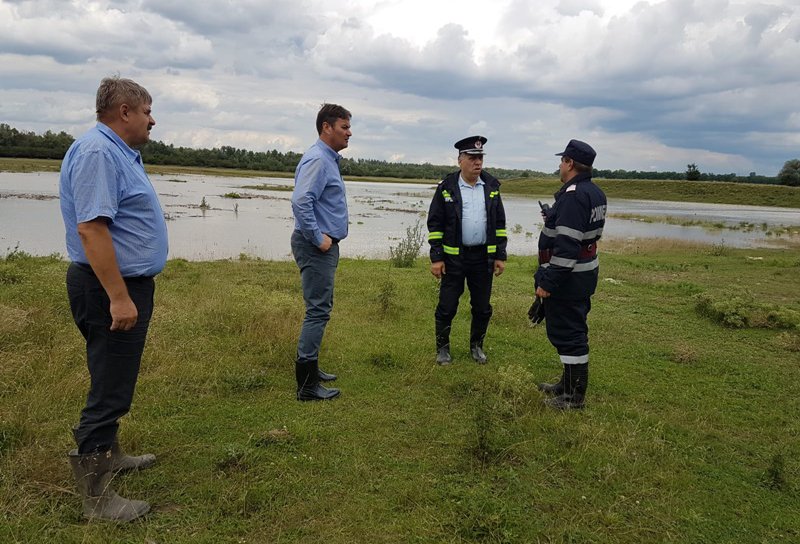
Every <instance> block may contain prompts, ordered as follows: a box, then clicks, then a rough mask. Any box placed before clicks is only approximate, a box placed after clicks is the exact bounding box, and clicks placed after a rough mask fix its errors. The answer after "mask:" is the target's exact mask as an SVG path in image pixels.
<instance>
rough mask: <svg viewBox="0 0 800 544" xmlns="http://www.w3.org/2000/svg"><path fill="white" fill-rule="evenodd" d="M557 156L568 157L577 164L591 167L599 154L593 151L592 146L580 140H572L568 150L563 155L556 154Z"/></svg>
mask: <svg viewBox="0 0 800 544" xmlns="http://www.w3.org/2000/svg"><path fill="white" fill-rule="evenodd" d="M556 155H563V156H564V157H568V158H570V159H572V160H573V161H575V162H579V163H581V164H585V165H586V166H591V165H592V163H593V162H594V158H595V157H596V156H597V153H596V152H595V150H594V149H592V146H590V145H589V144H587V143H586V142H582V141H580V140H570V141H569V143H568V144H567V148H566V149H565V150H564V151H562V152H561V153H556Z"/></svg>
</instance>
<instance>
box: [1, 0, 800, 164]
mask: <svg viewBox="0 0 800 544" xmlns="http://www.w3.org/2000/svg"><path fill="white" fill-rule="evenodd" d="M114 73H119V74H120V75H121V76H123V77H130V78H132V79H134V80H136V81H137V82H139V83H141V84H142V85H144V86H145V87H147V89H148V90H149V91H150V93H151V94H152V95H153V98H154V103H153V115H154V117H155V119H156V123H157V125H156V126H155V127H154V129H153V133H152V137H153V138H154V139H158V140H162V141H164V142H167V143H173V144H175V145H181V146H191V147H215V146H221V145H231V146H234V147H242V148H247V149H252V150H255V151H264V150H269V149H278V150H279V151H297V152H302V151H304V150H305V149H306V148H307V147H308V146H309V145H311V144H312V143H313V142H314V140H315V139H316V130H315V128H314V119H315V116H316V112H317V110H318V109H319V105H320V104H321V103H322V102H336V103H339V104H342V105H343V106H345V107H346V108H348V109H349V110H350V111H351V112H352V113H353V120H352V125H353V137H352V138H351V140H350V147H349V148H348V149H347V150H345V151H344V152H343V155H345V156H348V157H353V158H373V159H385V160H391V161H407V162H426V161H427V162H432V163H436V164H455V154H456V152H455V150H454V149H453V143H454V142H455V141H456V140H458V139H461V138H462V137H466V136H471V135H473V134H481V135H484V136H486V137H487V138H488V139H489V141H488V143H487V145H486V151H487V153H488V155H487V157H486V168H487V169H489V170H491V167H492V166H499V167H505V168H531V169H534V170H540V171H546V172H551V171H555V170H556V168H557V166H558V162H557V158H556V157H554V156H553V154H554V153H556V152H558V151H561V150H562V149H563V148H564V145H565V144H566V142H567V141H568V140H569V139H570V138H577V139H581V140H585V141H587V142H589V143H590V144H591V145H592V146H594V148H595V149H596V150H597V152H598V158H597V160H596V162H595V166H596V167H597V168H601V169H604V168H611V169H617V168H622V169H626V170H634V169H636V170H675V171H684V170H685V169H686V165H687V164H688V163H690V162H691V163H696V164H697V165H698V167H699V168H700V170H701V171H703V172H716V173H729V172H736V173H739V174H748V173H749V172H751V171H756V172H757V173H759V174H764V175H775V174H777V172H778V171H779V170H780V168H781V166H782V165H783V163H784V162H785V161H786V160H788V159H792V158H800V108H798V96H800V7H798V2H797V1H796V0H764V1H754V0H666V1H657V0H645V1H631V0H617V1H613V0H536V1H534V0H456V1H450V0H343V1H337V0H328V1H324V0H239V1H233V0H229V1H223V0H220V1H206V0H105V1H84V0H72V1H66V0H36V1H25V0H0V122H3V123H8V124H10V125H12V126H14V127H17V128H19V129H24V130H33V131H36V132H44V131H45V130H48V129H49V130H53V131H56V132H57V131H61V130H64V131H67V132H69V133H71V134H73V135H76V136H77V135H79V134H80V133H82V132H83V131H85V130H86V129H88V128H89V127H91V126H92V125H93V124H94V94H95V91H96V90H97V86H98V84H99V81H100V79H101V78H102V77H104V76H107V75H111V74H114Z"/></svg>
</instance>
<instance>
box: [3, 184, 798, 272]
mask: <svg viewBox="0 0 800 544" xmlns="http://www.w3.org/2000/svg"><path fill="white" fill-rule="evenodd" d="M151 179H152V181H153V185H154V186H155V188H156V190H157V192H158V194H159V197H160V199H161V203H162V207H163V208H164V214H165V216H166V217H167V219H168V222H167V227H168V229H169V238H170V257H171V258H176V257H181V258H185V259H190V260H214V259H225V258H238V257H239V256H240V255H241V254H247V255H249V256H252V257H259V258H264V259H281V260H282V259H290V258H291V254H290V251H291V250H290V247H289V237H290V234H291V231H292V229H293V227H294V220H293V218H292V208H291V202H290V198H291V192H290V191H291V185H292V183H293V180H291V179H277V178H232V177H216V176H196V175H174V174H169V175H156V176H152V178H151ZM433 188H434V185H433V184H429V185H422V184H397V183H368V182H348V183H347V192H348V193H347V199H348V203H349V209H350V222H351V224H350V235H349V236H348V238H347V240H345V241H344V242H343V243H342V245H341V251H342V256H344V257H367V258H386V257H388V255H389V248H390V247H391V246H393V245H397V243H398V241H399V240H400V239H401V238H402V237H404V236H405V232H406V229H407V228H408V227H409V226H413V225H415V224H416V223H417V221H420V222H422V223H423V226H424V223H425V216H426V214H427V209H428V205H429V203H430V199H431V197H432V195H433ZM503 201H504V204H505V208H506V215H507V230H508V233H509V253H511V254H513V255H532V254H535V253H536V239H537V237H538V232H539V229H540V228H541V224H542V220H541V217H540V215H539V205H538V203H537V199H534V198H526V197H515V196H506V197H504V200H503ZM609 213H610V214H611V217H610V218H609V219H608V222H607V224H606V230H605V234H604V237H605V238H617V239H620V238H621V239H629V238H665V239H670V240H687V241H695V242H703V243H716V244H720V243H724V244H725V245H727V246H730V247H781V246H783V245H785V244H786V242H787V241H791V242H797V241H800V210H797V209H793V208H767V207H756V206H735V205H725V204H694V203H682V202H655V201H635V200H617V201H614V200H612V201H610V202H609ZM614 214H626V217H628V218H625V219H622V218H617V217H614ZM647 218H651V219H650V220H653V221H655V222H647V221H648V219H647ZM664 218H671V219H670V221H669V222H662V221H665V219H664ZM684 220H685V221H695V222H697V221H700V222H703V225H702V226H684V225H682V224H680V223H682V222H683V221H684ZM673 223H679V224H673ZM742 223H748V224H751V225H752V226H751V227H749V228H742V226H741V224H742ZM714 225H716V226H714ZM720 227H722V228H720ZM781 227H783V228H782V229H781ZM786 227H788V228H786ZM774 229H778V230H781V231H782V232H781V234H780V235H775V234H773V231H774ZM17 247H18V248H19V249H21V250H24V251H26V252H28V253H32V254H35V255H49V254H53V253H59V254H62V255H63V254H64V253H65V249H64V227H63V224H62V221H61V213H60V210H59V201H58V174H57V173H50V172H42V173H0V254H6V253H8V252H9V251H11V250H13V249H15V248H17ZM426 247H427V243H426V244H425V245H424V246H423V252H424V251H425V250H426Z"/></svg>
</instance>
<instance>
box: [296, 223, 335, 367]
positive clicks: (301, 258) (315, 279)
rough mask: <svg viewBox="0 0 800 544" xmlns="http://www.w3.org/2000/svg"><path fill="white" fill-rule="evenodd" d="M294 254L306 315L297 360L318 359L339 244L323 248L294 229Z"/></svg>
mask: <svg viewBox="0 0 800 544" xmlns="http://www.w3.org/2000/svg"><path fill="white" fill-rule="evenodd" d="M292 254H293V255H294V260H295V262H296V263H297V267H298V268H299V269H300V283H301V284H302V286H303V300H304V301H305V304H306V315H305V317H304V318H303V326H302V328H301V329H300V338H299V339H298V341H297V362H299V363H308V362H311V361H317V360H318V359H319V350H320V347H321V346H322V337H323V336H324V334H325V327H326V326H327V325H328V320H330V318H331V310H333V284H334V279H335V277H336V267H337V266H339V244H338V243H334V244H332V245H331V247H330V249H328V251H325V252H323V251H322V250H320V249H319V248H318V247H317V246H315V245H314V244H312V243H311V242H309V241H308V240H306V239H305V237H304V236H303V235H302V234H301V233H300V232H299V231H294V232H293V233H292Z"/></svg>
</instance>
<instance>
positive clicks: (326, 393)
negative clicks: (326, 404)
mask: <svg viewBox="0 0 800 544" xmlns="http://www.w3.org/2000/svg"><path fill="white" fill-rule="evenodd" d="M339 393H340V391H339V390H338V389H336V388H333V387H332V388H330V389H329V388H327V387H325V386H322V385H320V384H314V385H306V386H303V387H301V388H299V389H298V390H297V400H302V401H307V400H330V399H333V398H336V397H338V396H339Z"/></svg>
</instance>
